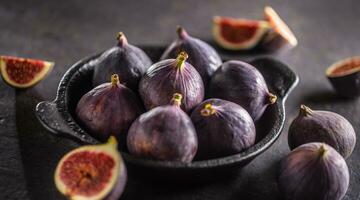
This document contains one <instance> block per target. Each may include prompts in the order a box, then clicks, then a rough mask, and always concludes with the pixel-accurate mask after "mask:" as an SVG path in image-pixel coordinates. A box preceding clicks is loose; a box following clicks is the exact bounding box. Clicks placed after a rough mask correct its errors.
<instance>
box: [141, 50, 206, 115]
mask: <svg viewBox="0 0 360 200" xmlns="http://www.w3.org/2000/svg"><path fill="white" fill-rule="evenodd" d="M187 57H188V55H187V54H186V53H185V52H181V53H180V54H179V55H178V57H177V58H176V59H167V60H162V61H160V62H158V63H155V64H154V65H152V66H151V67H150V68H149V69H148V71H147V72H146V74H145V75H144V76H143V77H142V79H141V81H140V85H139V93H140V96H141V98H142V100H143V102H144V104H145V107H146V108H147V109H148V110H150V109H152V108H154V107H156V106H161V105H167V104H168V103H169V101H170V100H171V99H172V95H173V94H174V93H180V94H184V98H183V102H182V106H181V108H182V109H183V110H184V111H186V112H188V111H190V110H191V109H192V108H194V107H195V106H196V105H198V104H199V103H201V101H202V100H203V99H204V85H203V82H202V80H201V77H200V75H199V73H198V72H197V71H196V70H195V68H194V67H193V66H192V65H191V64H189V63H187V62H186V59H187Z"/></svg>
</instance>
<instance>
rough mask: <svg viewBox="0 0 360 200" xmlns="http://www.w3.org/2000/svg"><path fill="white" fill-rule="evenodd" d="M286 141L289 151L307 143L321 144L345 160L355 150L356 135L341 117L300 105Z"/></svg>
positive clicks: (347, 122)
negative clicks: (330, 147)
mask: <svg viewBox="0 0 360 200" xmlns="http://www.w3.org/2000/svg"><path fill="white" fill-rule="evenodd" d="M288 141H289V146H290V149H294V148H296V147H298V146H300V145H302V144H305V143H309V142H323V143H326V144H328V145H330V146H332V147H333V148H334V149H335V150H337V151H338V152H339V153H340V154H341V155H342V156H343V157H344V158H347V157H349V156H350V154H351V153H352V151H353V150H354V148H355V143H356V134H355V131H354V128H353V127H352V125H351V124H350V122H349V121H348V120H346V119H345V118H344V117H343V116H341V115H339V114H336V113H334V112H329V111H321V110H311V109H310V108H308V107H306V106H304V105H301V106H300V113H299V115H298V116H297V118H295V119H294V121H293V122H292V123H291V125H290V127H289V135H288Z"/></svg>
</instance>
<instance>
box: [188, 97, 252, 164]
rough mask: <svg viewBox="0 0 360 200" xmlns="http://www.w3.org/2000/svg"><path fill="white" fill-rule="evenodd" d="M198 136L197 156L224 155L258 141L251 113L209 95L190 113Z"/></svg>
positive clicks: (213, 156)
mask: <svg viewBox="0 0 360 200" xmlns="http://www.w3.org/2000/svg"><path fill="white" fill-rule="evenodd" d="M191 120H192V121H193V123H194V126H195V129H196V133H197V136H198V143H199V144H198V145H199V147H198V152H197V154H196V157H197V158H198V159H211V158H218V157H225V156H229V155H232V154H236V153H239V152H241V151H243V150H245V149H247V148H249V147H251V146H252V145H254V143H255V137H256V131H255V124H254V122H253V120H252V118H251V116H250V115H249V113H248V112H247V111H246V110H245V109H244V108H242V107H241V106H239V105H238V104H235V103H233V102H230V101H226V100H222V99H208V100H206V101H204V102H203V103H201V104H200V105H198V106H197V107H196V108H195V110H194V111H193V112H192V114H191Z"/></svg>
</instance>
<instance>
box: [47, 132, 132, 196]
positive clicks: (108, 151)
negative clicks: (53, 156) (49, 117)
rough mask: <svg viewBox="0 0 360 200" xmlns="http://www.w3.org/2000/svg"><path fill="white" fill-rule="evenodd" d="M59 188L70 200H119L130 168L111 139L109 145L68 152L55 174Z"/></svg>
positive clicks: (84, 147)
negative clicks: (127, 169) (127, 167)
mask: <svg viewBox="0 0 360 200" xmlns="http://www.w3.org/2000/svg"><path fill="white" fill-rule="evenodd" d="M54 178H55V185H56V188H57V189H58V190H59V192H61V193H62V194H63V195H64V196H66V197H67V198H69V199H74V200H77V199H78V200H80V199H104V200H116V199H119V198H120V196H121V194H122V193H123V191H124V187H125V184H126V180H127V172H126V167H125V165H124V161H123V160H122V158H121V155H120V153H119V152H118V150H117V142H116V139H115V138H114V137H113V136H111V137H110V138H109V140H108V142H107V143H106V144H99V145H87V146H82V147H79V148H77V149H74V150H72V151H70V152H69V153H67V154H66V155H65V156H64V157H63V158H62V159H61V160H60V162H59V163H58V165H57V167H56V171H55V176H54Z"/></svg>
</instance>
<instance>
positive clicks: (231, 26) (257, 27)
mask: <svg viewBox="0 0 360 200" xmlns="http://www.w3.org/2000/svg"><path fill="white" fill-rule="evenodd" d="M269 30H270V25H269V23H268V22H267V21H260V20H249V19H235V18H230V17H220V16H215V17H214V19H213V36H214V39H215V41H216V42H217V43H218V44H219V45H220V46H221V47H223V48H225V49H229V50H248V49H252V48H254V47H256V46H257V45H258V44H259V42H260V41H261V40H262V39H263V38H264V36H265V35H266V33H267V32H268V31H269Z"/></svg>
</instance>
